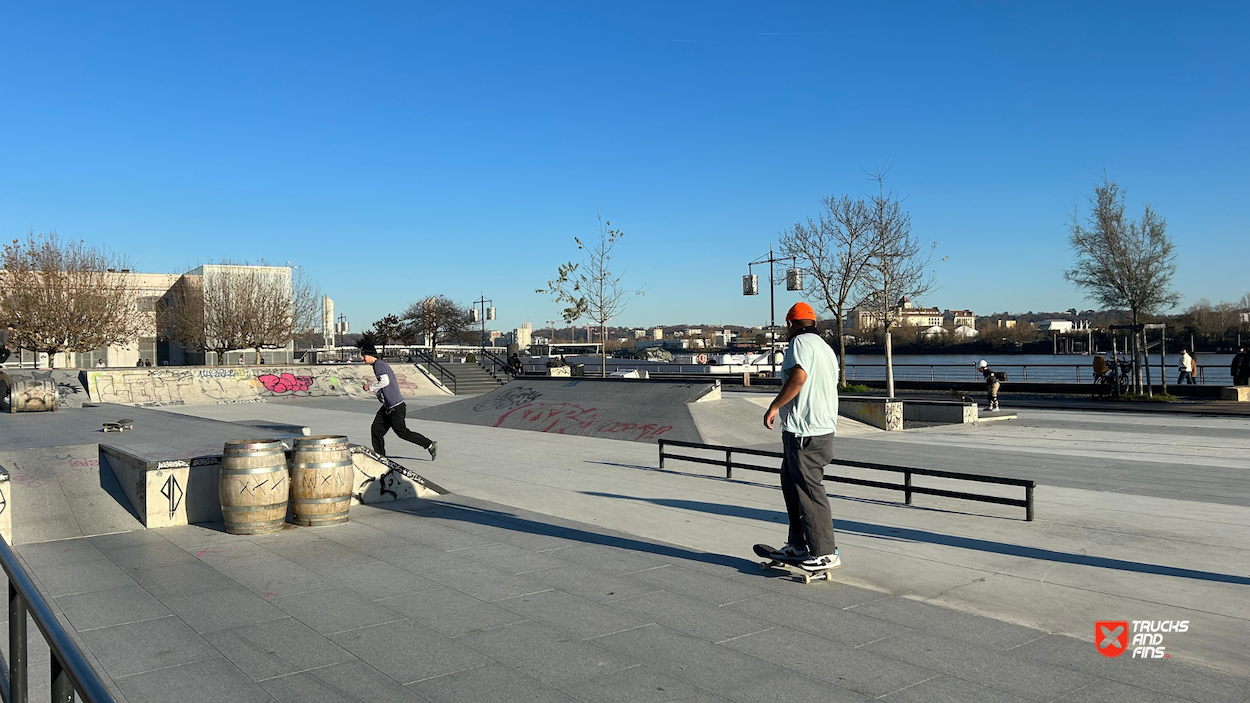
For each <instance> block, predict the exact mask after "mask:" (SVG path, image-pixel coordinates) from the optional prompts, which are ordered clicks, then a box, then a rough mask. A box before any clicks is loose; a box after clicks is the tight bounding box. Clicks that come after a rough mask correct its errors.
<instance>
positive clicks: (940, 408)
mask: <svg viewBox="0 0 1250 703" xmlns="http://www.w3.org/2000/svg"><path fill="white" fill-rule="evenodd" d="M903 419H904V420H911V421H913V422H940V423H945V424H948V425H969V424H972V423H974V422H976V421H977V404H976V403H962V402H959V401H955V400H905V401H903Z"/></svg>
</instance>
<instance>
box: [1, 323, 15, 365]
mask: <svg viewBox="0 0 1250 703" xmlns="http://www.w3.org/2000/svg"><path fill="white" fill-rule="evenodd" d="M13 331H14V330H13V325H10V324H5V326H4V327H3V328H0V364H3V363H4V362H6V361H8V360H9V355H10V354H12V353H13V352H12V350H10V349H9V335H10V334H12V333H13Z"/></svg>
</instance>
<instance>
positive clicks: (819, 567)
mask: <svg viewBox="0 0 1250 703" xmlns="http://www.w3.org/2000/svg"><path fill="white" fill-rule="evenodd" d="M839 566H842V558H841V557H839V556H838V550H836V549H835V550H833V554H826V555H824V556H823V557H812V558H811V559H805V560H804V561H801V562H799V567H800V568H802V569H803V570H804V571H828V570H829V569H836V568H838V567H839Z"/></svg>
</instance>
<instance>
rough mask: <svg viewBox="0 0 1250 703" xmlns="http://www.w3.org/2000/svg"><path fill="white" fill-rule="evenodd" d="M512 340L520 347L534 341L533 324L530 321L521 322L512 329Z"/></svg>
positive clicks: (524, 346)
mask: <svg viewBox="0 0 1250 703" xmlns="http://www.w3.org/2000/svg"><path fill="white" fill-rule="evenodd" d="M512 341H513V343H514V344H516V345H517V346H518V347H521V348H522V349H524V348H526V347H528V346H529V345H531V344H533V343H534V324H533V323H532V322H523V323H521V326H520V327H518V328H516V329H514V330H512Z"/></svg>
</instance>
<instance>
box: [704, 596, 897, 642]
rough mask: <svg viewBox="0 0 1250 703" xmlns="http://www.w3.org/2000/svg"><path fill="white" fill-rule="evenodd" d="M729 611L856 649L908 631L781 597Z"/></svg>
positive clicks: (851, 612) (735, 606)
mask: <svg viewBox="0 0 1250 703" xmlns="http://www.w3.org/2000/svg"><path fill="white" fill-rule="evenodd" d="M725 607H726V608H728V609H730V610H734V611H737V612H740V613H745V614H747V615H750V616H752V617H754V618H758V619H760V620H764V621H766V622H770V623H773V624H774V625H781V626H783V627H789V628H792V629H795V630H799V631H802V632H806V633H808V634H812V635H816V636H817V637H823V638H824V639H827V640H833V641H834V642H841V643H843V644H849V645H851V646H852V647H858V646H859V645H861V644H867V643H868V642H873V641H876V640H879V639H881V638H882V637H889V636H890V635H895V634H898V633H900V632H906V631H907V628H906V627H903V626H902V625H896V624H894V623H892V622H887V621H884V620H876V619H873V618H867V617H864V616H862V615H857V614H856V610H855V609H852V610H843V609H841V608H829V607H825V606H819V605H813V604H812V603H811V602H809V601H805V600H802V599H800V598H794V597H793V596H787V595H784V594H780V593H772V594H769V595H766V596H762V597H760V598H752V599H751V600H747V601H741V602H738V603H731V604H730V605H727V606H725Z"/></svg>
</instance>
